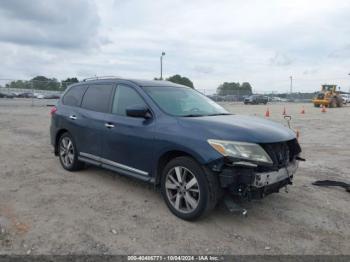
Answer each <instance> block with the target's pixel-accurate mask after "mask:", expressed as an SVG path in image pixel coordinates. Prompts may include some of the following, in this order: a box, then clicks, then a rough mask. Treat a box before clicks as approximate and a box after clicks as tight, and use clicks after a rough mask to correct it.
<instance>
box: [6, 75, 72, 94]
mask: <svg viewBox="0 0 350 262" xmlns="http://www.w3.org/2000/svg"><path fill="white" fill-rule="evenodd" d="M78 82H79V80H78V78H76V77H71V78H67V79H65V80H62V81H58V80H57V79H56V78H47V77H45V76H36V77H34V78H32V79H30V80H14V81H11V82H10V83H8V84H6V86H5V87H6V88H19V89H32V88H33V89H35V90H50V91H64V90H65V89H66V88H67V86H68V85H70V84H73V83H78Z"/></svg>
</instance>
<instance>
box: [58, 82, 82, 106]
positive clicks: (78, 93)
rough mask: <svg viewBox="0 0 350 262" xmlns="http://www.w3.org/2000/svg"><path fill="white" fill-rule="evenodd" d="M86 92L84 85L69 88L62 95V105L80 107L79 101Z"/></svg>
mask: <svg viewBox="0 0 350 262" xmlns="http://www.w3.org/2000/svg"><path fill="white" fill-rule="evenodd" d="M85 90H86V85H78V86H73V87H71V88H70V89H69V90H68V91H67V93H66V94H65V95H64V97H63V100H62V103H63V104H64V105H67V106H80V103H81V99H82V97H83V94H84V92H85Z"/></svg>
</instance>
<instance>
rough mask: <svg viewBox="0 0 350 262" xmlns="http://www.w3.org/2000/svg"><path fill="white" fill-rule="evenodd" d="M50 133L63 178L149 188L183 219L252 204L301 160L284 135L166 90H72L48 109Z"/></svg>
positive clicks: (103, 82)
mask: <svg viewBox="0 0 350 262" xmlns="http://www.w3.org/2000/svg"><path fill="white" fill-rule="evenodd" d="M262 101H264V100H262ZM50 134H51V144H52V145H53V148H54V153H55V155H56V156H58V157H59V161H60V162H61V165H62V167H63V168H64V169H66V170H68V171H76V170H79V169H82V168H83V167H84V163H89V164H93V165H97V166H100V167H103V168H107V169H110V170H113V171H116V172H118V173H119V174H122V175H125V176H129V177H132V178H135V179H140V180H142V181H145V182H149V183H151V184H153V185H154V186H155V187H158V188H160V191H161V193H162V195H163V198H164V200H165V203H166V205H167V206H168V208H169V209H170V211H171V212H172V213H173V214H175V215H176V216H178V217H180V218H182V219H186V220H194V219H196V218H198V217H200V216H202V215H204V214H206V213H208V212H209V211H211V210H212V209H213V208H214V207H215V206H216V204H217V203H218V201H219V200H220V199H221V198H222V197H223V196H227V197H229V196H230V195H235V196H236V197H241V198H243V199H260V198H263V197H264V196H266V195H268V194H270V193H274V192H278V191H279V190H280V189H281V188H282V187H286V186H287V185H290V184H292V180H293V176H294V175H295V172H296V170H297V168H298V162H299V160H302V159H301V158H300V157H299V153H300V152H301V148H300V146H299V143H298V141H297V139H296V134H295V132H294V131H292V130H291V129H289V128H287V127H285V126H283V125H281V124H278V123H275V122H272V121H268V120H266V119H263V118H258V117H251V116H244V115H237V114H235V115H233V114H230V113H229V112H227V111H226V110H225V109H224V108H222V107H221V106H220V105H218V104H216V103H215V102H214V101H212V100H210V99H209V98H207V97H206V96H205V95H203V94H201V93H199V92H198V91H196V90H194V89H192V88H189V87H186V86H182V85H177V84H174V83H171V82H168V81H149V80H126V79H99V80H91V81H86V82H81V83H78V84H74V85H72V86H70V87H69V88H68V89H67V90H66V91H65V93H64V94H63V96H62V98H61V99H60V100H59V101H58V102H57V105H56V106H55V107H53V108H52V109H51V128H50ZM129 193H130V194H132V193H133V192H132V191H130V192H129ZM281 201H283V199H282V200H281Z"/></svg>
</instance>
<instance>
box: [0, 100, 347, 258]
mask: <svg viewBox="0 0 350 262" xmlns="http://www.w3.org/2000/svg"><path fill="white" fill-rule="evenodd" d="M40 103H42V105H43V106H39V104H38V102H36V103H35V106H34V107H31V106H30V105H31V101H30V100H20V99H18V100H17V99H14V100H6V99H0V254H14V253H15V254H26V253H28V254H29V253H31V254H70V253H79V254H102V253H106V254H134V253H138V254H141V253H142V254H164V253H168V254H169V253H170V254H188V253H191V254H193V253H195V254H197V253H211V254H350V208H349V206H350V205H349V199H350V194H349V193H347V192H345V190H343V189H341V188H318V187H315V186H312V185H311V183H312V182H313V181H315V180H318V179H334V180H343V181H348V182H350V171H349V170H350V161H349V160H350V136H349V135H350V131H349V130H350V107H344V108H340V109H329V110H327V113H321V112H320V109H316V108H313V107H312V105H311V104H304V106H305V110H306V114H305V115H302V114H300V111H301V109H302V106H303V105H302V104H285V106H286V109H287V113H290V114H292V116H293V126H294V127H295V128H297V129H299V130H300V133H301V140H300V141H301V144H302V148H303V154H304V157H305V158H306V159H307V162H305V163H301V165H300V169H299V171H298V173H297V176H296V179H295V184H294V185H293V186H292V187H290V188H289V193H288V194H287V193H285V192H281V193H279V194H274V195H270V196H268V197H267V198H265V199H263V200H262V201H254V202H250V203H245V204H244V207H245V208H247V209H248V217H247V218H244V217H242V216H240V215H234V214H231V213H229V212H228V211H226V210H225V208H224V207H223V206H219V207H218V208H217V209H216V210H215V211H214V212H213V213H212V214H211V215H210V216H209V217H206V218H205V219H203V220H201V221H198V222H195V223H189V222H185V221H182V220H180V219H177V218H176V217H175V216H173V215H172V214H171V213H170V212H169V211H168V209H167V208H166V206H165V204H164V203H163V201H162V199H161V197H160V195H159V193H158V192H155V191H154V190H153V188H152V187H151V186H149V185H145V184H143V183H141V182H138V181H135V180H132V179H129V178H126V177H122V176H119V175H117V174H114V173H112V172H109V171H106V170H102V169H98V168H95V167H90V168H88V169H86V170H83V171H81V172H77V173H69V172H66V171H64V170H63V169H62V168H61V167H60V164H59V161H58V159H56V158H55V157H54V155H53V154H52V148H51V146H50V143H49V132H48V129H49V124H50V117H49V109H50V108H49V107H46V106H45V104H46V103H52V101H51V102H50V101H41V102H40ZM224 106H225V107H226V108H227V109H228V110H230V111H232V112H234V113H242V114H250V115H254V114H257V115H258V116H262V117H263V115H264V113H265V110H266V108H267V106H262V105H260V106H244V105H242V104H224ZM283 106H284V105H282V104H275V105H269V106H268V107H269V108H270V113H271V117H270V118H271V119H272V120H274V121H283V118H282V111H283Z"/></svg>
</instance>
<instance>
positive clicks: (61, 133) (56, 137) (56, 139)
mask: <svg viewBox="0 0 350 262" xmlns="http://www.w3.org/2000/svg"><path fill="white" fill-rule="evenodd" d="M64 133H69V132H68V130H67V129H65V128H62V129H60V130H59V131H58V132H57V133H56V136H55V155H56V156H57V155H58V141H59V140H60V137H61V136H62V135H63V134H64Z"/></svg>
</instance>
